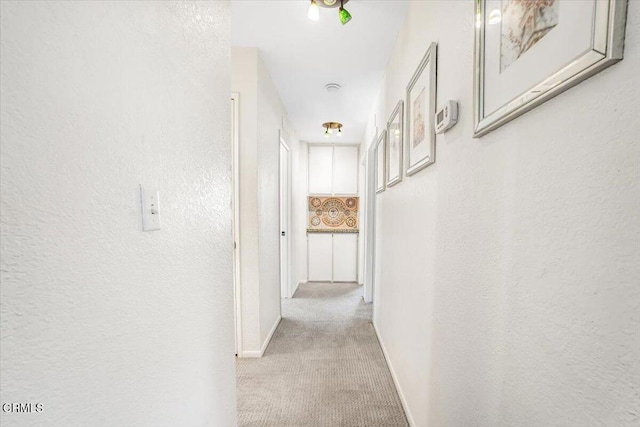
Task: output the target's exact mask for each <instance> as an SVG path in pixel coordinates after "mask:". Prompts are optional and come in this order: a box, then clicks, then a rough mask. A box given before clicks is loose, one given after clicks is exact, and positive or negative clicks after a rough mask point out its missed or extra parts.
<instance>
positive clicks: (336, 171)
mask: <svg viewBox="0 0 640 427" xmlns="http://www.w3.org/2000/svg"><path fill="white" fill-rule="evenodd" d="M333 193H334V194H348V195H352V194H357V193H358V147H335V148H334V152H333Z"/></svg>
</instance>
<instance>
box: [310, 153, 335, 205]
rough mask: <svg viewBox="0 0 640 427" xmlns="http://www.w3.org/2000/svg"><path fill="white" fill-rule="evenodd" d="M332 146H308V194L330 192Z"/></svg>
mask: <svg viewBox="0 0 640 427" xmlns="http://www.w3.org/2000/svg"><path fill="white" fill-rule="evenodd" d="M332 171H333V147H316V146H311V147H309V194H331V186H332V182H333V176H332Z"/></svg>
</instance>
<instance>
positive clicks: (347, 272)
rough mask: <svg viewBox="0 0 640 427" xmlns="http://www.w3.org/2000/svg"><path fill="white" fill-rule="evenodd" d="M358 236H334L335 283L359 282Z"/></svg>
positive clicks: (346, 234) (349, 234)
mask: <svg viewBox="0 0 640 427" xmlns="http://www.w3.org/2000/svg"><path fill="white" fill-rule="evenodd" d="M357 267H358V235H357V234H353V233H342V234H334V235H333V281H334V282H356V281H357V280H358V271H357Z"/></svg>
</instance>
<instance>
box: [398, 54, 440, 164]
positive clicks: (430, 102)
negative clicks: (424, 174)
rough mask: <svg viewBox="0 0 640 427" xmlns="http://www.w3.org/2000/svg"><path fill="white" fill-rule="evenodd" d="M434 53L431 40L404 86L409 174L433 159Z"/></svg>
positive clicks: (434, 147) (434, 136)
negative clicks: (405, 91)
mask: <svg viewBox="0 0 640 427" xmlns="http://www.w3.org/2000/svg"><path fill="white" fill-rule="evenodd" d="M436 55H437V44H436V43H431V45H429V49H427V53H425V55H424V57H423V58H422V61H420V65H418V69H417V70H416V72H415V73H413V77H412V78H411V81H410V82H409V84H408V85H407V105H406V110H407V111H406V120H407V128H406V129H407V138H405V139H406V140H407V143H406V145H405V147H406V149H405V153H406V157H407V159H406V160H407V175H413V174H414V173H416V172H418V171H419V170H421V169H423V168H425V167H427V166H429V165H430V164H432V163H433V162H435V160H436V133H435V129H434V124H433V118H434V116H435V114H436Z"/></svg>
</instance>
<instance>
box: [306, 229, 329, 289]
mask: <svg viewBox="0 0 640 427" xmlns="http://www.w3.org/2000/svg"><path fill="white" fill-rule="evenodd" d="M307 241H308V247H309V281H310V282H330V281H331V280H333V260H332V257H333V235H331V234H324V233H309V234H307Z"/></svg>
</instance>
